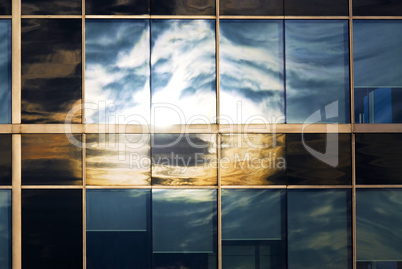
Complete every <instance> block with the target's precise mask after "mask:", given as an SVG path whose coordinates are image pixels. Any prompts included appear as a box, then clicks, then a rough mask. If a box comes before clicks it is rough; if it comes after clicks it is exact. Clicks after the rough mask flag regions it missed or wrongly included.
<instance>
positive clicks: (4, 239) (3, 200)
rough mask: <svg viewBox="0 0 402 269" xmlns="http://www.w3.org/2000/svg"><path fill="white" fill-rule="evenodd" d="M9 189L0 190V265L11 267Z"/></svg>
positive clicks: (5, 267)
mask: <svg viewBox="0 0 402 269" xmlns="http://www.w3.org/2000/svg"><path fill="white" fill-rule="evenodd" d="M11 228H12V226H11V190H0V267H1V268H4V269H11V252H12V250H11Z"/></svg>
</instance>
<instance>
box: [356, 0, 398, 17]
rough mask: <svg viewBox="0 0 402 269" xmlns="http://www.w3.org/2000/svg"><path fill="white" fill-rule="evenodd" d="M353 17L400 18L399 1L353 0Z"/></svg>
mask: <svg viewBox="0 0 402 269" xmlns="http://www.w3.org/2000/svg"><path fill="white" fill-rule="evenodd" d="M352 3H353V15H354V16H401V14H402V2H401V1H400V0H387V1H383V0H353V2H352Z"/></svg>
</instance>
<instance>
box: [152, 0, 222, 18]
mask: <svg viewBox="0 0 402 269" xmlns="http://www.w3.org/2000/svg"><path fill="white" fill-rule="evenodd" d="M151 14H152V15H214V14H215V0H169V1H166V0H151Z"/></svg>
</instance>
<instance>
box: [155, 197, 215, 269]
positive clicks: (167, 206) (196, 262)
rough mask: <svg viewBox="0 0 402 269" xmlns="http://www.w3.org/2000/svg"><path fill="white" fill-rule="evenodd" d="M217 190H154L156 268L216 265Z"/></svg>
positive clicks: (199, 268) (201, 268) (197, 268)
mask: <svg viewBox="0 0 402 269" xmlns="http://www.w3.org/2000/svg"><path fill="white" fill-rule="evenodd" d="M216 194H217V192H216V190H206V189H205V190H200V189H191V190H188V189H187V190H184V189H180V190H178V189H169V190H156V189H153V190H152V236H153V244H152V247H153V268H154V269H157V268H158V269H159V268H187V269H213V268H217V257H216V254H217V250H216V249H217V234H216V232H217V231H216V229H217V227H216V225H217V220H216V214H217V208H216V206H217V200H216Z"/></svg>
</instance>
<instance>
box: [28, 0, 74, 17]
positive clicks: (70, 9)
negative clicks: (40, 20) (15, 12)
mask: <svg viewBox="0 0 402 269" xmlns="http://www.w3.org/2000/svg"><path fill="white" fill-rule="evenodd" d="M81 4H82V0H21V14H22V15H81V10H82V7H81Z"/></svg>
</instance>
